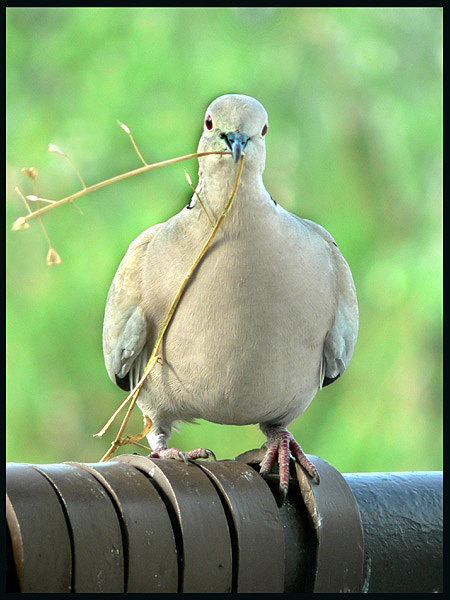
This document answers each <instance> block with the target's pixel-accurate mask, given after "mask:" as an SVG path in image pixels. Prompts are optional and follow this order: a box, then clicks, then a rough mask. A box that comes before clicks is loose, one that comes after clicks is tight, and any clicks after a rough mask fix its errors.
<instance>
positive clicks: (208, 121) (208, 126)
mask: <svg viewBox="0 0 450 600" xmlns="http://www.w3.org/2000/svg"><path fill="white" fill-rule="evenodd" d="M205 125H206V129H207V130H208V131H211V129H212V128H213V122H212V119H211V117H210V116H209V115H208V116H207V117H206V120H205Z"/></svg>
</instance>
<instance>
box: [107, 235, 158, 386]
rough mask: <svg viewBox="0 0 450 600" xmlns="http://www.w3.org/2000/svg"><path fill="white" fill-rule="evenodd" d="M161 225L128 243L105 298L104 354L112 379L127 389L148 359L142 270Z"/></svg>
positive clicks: (135, 379) (141, 371)
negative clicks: (150, 245) (149, 246)
mask: <svg viewBox="0 0 450 600" xmlns="http://www.w3.org/2000/svg"><path fill="white" fill-rule="evenodd" d="M160 227H161V225H155V226H153V227H150V229H147V230H146V231H144V232H143V233H142V234H141V235H140V236H139V237H137V238H136V239H135V240H134V242H132V244H131V245H130V247H129V248H128V250H127V253H126V254H125V256H124V258H123V259H122V262H121V263H120V265H119V268H118V269H117V272H116V275H115V276H114V279H113V282H112V284H111V287H110V290H109V293H108V298H107V301H106V309H105V318H104V322H103V354H104V357H105V365H106V369H107V371H108V374H109V376H110V378H111V380H112V381H113V382H114V383H115V384H116V385H118V386H119V387H120V388H122V389H123V390H126V391H127V390H130V389H132V387H133V386H134V385H136V383H137V382H138V380H139V377H140V376H141V374H142V373H143V371H144V369H145V366H146V364H147V361H148V356H149V354H148V348H147V340H148V337H149V331H148V323H147V320H146V317H145V314H144V311H143V309H142V300H143V299H142V272H143V265H144V260H145V256H146V252H147V249H148V245H149V244H150V243H151V241H152V240H153V238H154V236H155V233H156V232H157V231H158V229H159V228H160Z"/></svg>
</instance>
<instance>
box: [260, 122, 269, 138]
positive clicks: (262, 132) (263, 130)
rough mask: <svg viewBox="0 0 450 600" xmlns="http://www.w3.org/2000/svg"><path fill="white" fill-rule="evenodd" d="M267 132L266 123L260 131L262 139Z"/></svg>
mask: <svg viewBox="0 0 450 600" xmlns="http://www.w3.org/2000/svg"><path fill="white" fill-rule="evenodd" d="M267 130H268V127H267V123H266V125H264V127H263V128H262V131H261V135H262V136H263V137H264V136H265V135H266V133H267Z"/></svg>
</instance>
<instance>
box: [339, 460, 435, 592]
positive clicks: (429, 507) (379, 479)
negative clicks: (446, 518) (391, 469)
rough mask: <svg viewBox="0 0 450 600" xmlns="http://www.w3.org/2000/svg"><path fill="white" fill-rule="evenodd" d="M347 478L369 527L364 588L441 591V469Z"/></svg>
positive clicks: (350, 476)
mask: <svg viewBox="0 0 450 600" xmlns="http://www.w3.org/2000/svg"><path fill="white" fill-rule="evenodd" d="M344 478H345V480H346V482H347V483H348V485H349V487H350V489H351V490H352V492H353V495H354V496H355V498H356V502H357V504H358V508H359V512H360V515H361V521H362V524H363V529H364V573H363V589H362V591H363V592H384V593H387V592H389V593H390V592H394V593H395V592H402V593H417V592H428V593H429V592H441V593H442V591H443V582H442V580H443V563H442V560H443V548H442V547H443V540H442V532H443V522H442V519H443V517H442V514H443V490H442V487H443V486H442V473H441V472H412V473H364V474H361V473H360V474H347V475H344Z"/></svg>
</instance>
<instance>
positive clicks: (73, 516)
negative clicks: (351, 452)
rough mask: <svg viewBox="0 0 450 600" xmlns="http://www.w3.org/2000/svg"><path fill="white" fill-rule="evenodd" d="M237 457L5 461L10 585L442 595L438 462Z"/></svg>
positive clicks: (65, 589) (29, 589)
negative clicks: (399, 468)
mask: <svg viewBox="0 0 450 600" xmlns="http://www.w3.org/2000/svg"><path fill="white" fill-rule="evenodd" d="M238 458H239V460H238V461H236V460H235V461H217V462H216V463H214V462H209V461H208V462H206V461H195V462H194V461H193V462H190V463H189V464H188V465H185V464H184V463H182V462H177V461H173V460H168V461H162V460H149V459H147V458H145V457H141V456H137V455H125V456H122V457H118V459H117V460H115V461H111V462H109V463H103V464H91V465H86V464H82V463H63V464H61V465H36V466H33V465H23V464H14V463H10V464H8V465H7V523H8V531H7V591H9V592H14V591H22V592H50V591H54V592H58V591H59V592H61V591H62V592H77V591H96V592H98V591H103V592H107V591H112V592H127V591H129V592H147V593H151V592H176V591H184V592H202V591H205V590H215V589H217V586H219V587H220V590H221V591H225V592H272V593H273V592H283V591H284V592H359V591H363V592H384V593H391V592H409V593H414V592H415V593H418V592H442V579H443V577H442V570H443V565H442V473H368V474H347V475H341V474H340V473H339V472H338V471H337V470H336V469H334V468H333V467H332V466H331V465H329V464H328V463H327V462H326V461H323V460H322V459H320V458H317V457H311V458H312V460H313V461H314V464H316V466H318V468H319V471H320V474H321V483H320V485H319V486H317V485H315V484H314V483H312V482H311V481H310V480H309V478H308V477H307V476H306V475H305V474H304V473H303V471H302V470H301V469H300V468H297V467H295V466H294V465H292V475H293V479H291V485H290V490H289V494H288V496H287V498H286V501H285V503H284V504H283V505H282V506H277V502H276V500H275V498H277V496H278V478H277V476H276V475H275V474H271V475H269V476H268V477H267V478H266V479H265V480H263V479H262V478H261V477H260V476H259V475H258V474H257V461H255V460H252V459H251V457H250V456H247V455H246V456H245V459H246V460H245V461H244V462H241V461H242V458H241V457H238ZM246 463H248V464H246ZM249 464H250V465H251V467H249Z"/></svg>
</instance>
